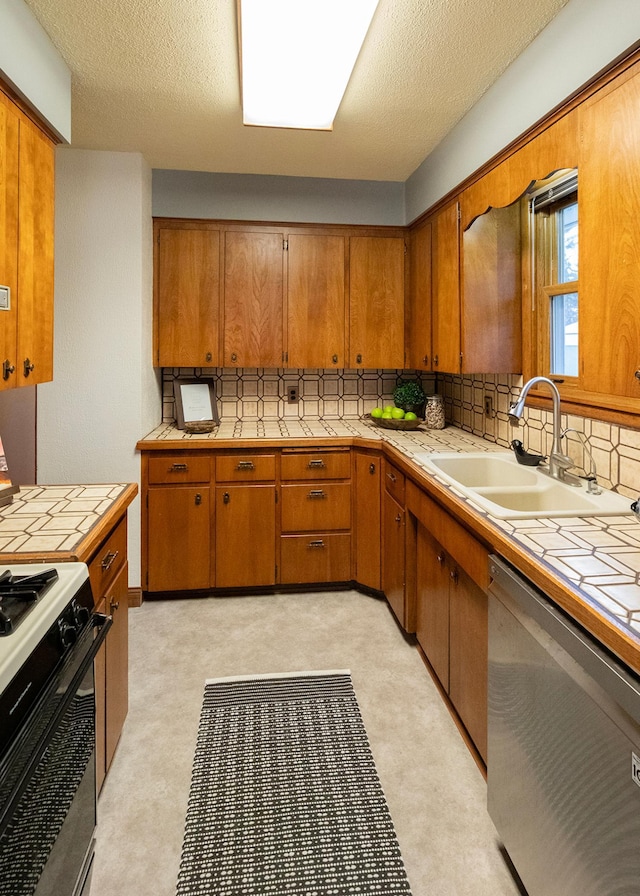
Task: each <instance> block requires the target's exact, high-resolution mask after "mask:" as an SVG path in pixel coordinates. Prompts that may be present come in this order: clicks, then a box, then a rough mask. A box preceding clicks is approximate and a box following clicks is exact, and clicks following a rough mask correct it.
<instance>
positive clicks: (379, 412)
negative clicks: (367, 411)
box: [371, 408, 384, 419]
mask: <svg viewBox="0 0 640 896" xmlns="http://www.w3.org/2000/svg"><path fill="white" fill-rule="evenodd" d="M383 414H384V411H383V410H382V408H373V409H372V410H371V416H372V417H374V418H375V419H378V418H380V417H382V415H383Z"/></svg>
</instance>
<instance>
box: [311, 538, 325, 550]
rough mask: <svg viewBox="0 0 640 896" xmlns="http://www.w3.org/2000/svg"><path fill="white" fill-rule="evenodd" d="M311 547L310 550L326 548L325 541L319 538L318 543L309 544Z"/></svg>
mask: <svg viewBox="0 0 640 896" xmlns="http://www.w3.org/2000/svg"><path fill="white" fill-rule="evenodd" d="M309 547H310V548H323V547H324V541H323V540H322V539H321V538H319V539H318V540H317V541H310V542H309Z"/></svg>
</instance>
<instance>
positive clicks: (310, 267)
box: [287, 234, 346, 368]
mask: <svg viewBox="0 0 640 896" xmlns="http://www.w3.org/2000/svg"><path fill="white" fill-rule="evenodd" d="M288 243H289V251H288V253H287V261H288V288H287V315H288V320H287V336H288V362H287V364H288V366H289V367H299V368H304V367H326V368H331V367H340V368H342V367H344V366H345V364H346V356H345V237H344V236H331V235H322V234H289V237H288Z"/></svg>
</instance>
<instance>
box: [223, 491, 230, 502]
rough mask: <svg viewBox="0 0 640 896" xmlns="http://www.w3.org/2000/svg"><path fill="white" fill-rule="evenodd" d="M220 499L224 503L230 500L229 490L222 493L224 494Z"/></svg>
mask: <svg viewBox="0 0 640 896" xmlns="http://www.w3.org/2000/svg"><path fill="white" fill-rule="evenodd" d="M222 500H223V501H224V503H225V504H228V503H229V501H230V500H231V496H230V495H229V492H225V493H224V495H223V496H222Z"/></svg>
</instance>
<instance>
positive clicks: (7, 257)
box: [0, 93, 20, 389]
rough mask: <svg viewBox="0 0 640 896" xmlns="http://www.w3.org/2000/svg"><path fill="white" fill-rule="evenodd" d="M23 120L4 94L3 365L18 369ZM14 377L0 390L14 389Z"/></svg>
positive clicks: (0, 201)
mask: <svg viewBox="0 0 640 896" xmlns="http://www.w3.org/2000/svg"><path fill="white" fill-rule="evenodd" d="M19 139H20V119H19V118H18V115H17V113H16V112H15V111H14V108H13V106H12V104H11V103H10V102H9V100H8V99H7V98H6V97H5V96H4V94H2V93H0V286H6V287H8V288H9V290H10V301H11V306H10V309H9V310H8V311H2V312H0V365H2V364H3V363H4V361H5V360H8V361H9V362H10V363H11V364H12V365H14V366H15V365H16V331H17V323H16V322H17V307H18V144H19ZM16 379H17V378H16V375H15V372H14V374H13V375H12V376H11V377H10V378H9V379H8V380H5V379H3V378H2V377H1V376H0V389H5V388H11V387H12V386H13V385H14V384H15V382H16Z"/></svg>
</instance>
